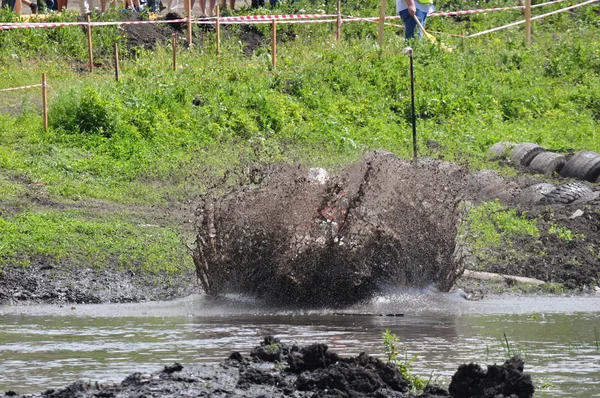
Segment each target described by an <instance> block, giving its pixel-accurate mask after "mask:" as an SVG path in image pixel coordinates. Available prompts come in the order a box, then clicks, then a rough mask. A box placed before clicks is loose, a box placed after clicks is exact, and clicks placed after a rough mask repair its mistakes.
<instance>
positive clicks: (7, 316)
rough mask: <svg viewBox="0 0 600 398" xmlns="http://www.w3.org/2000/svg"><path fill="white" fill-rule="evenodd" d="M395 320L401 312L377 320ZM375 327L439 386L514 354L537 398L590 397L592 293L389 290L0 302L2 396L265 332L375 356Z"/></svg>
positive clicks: (596, 361) (597, 379) (246, 342)
mask: <svg viewBox="0 0 600 398" xmlns="http://www.w3.org/2000/svg"><path fill="white" fill-rule="evenodd" d="M340 312H344V313H352V314H357V313H371V314H373V315H362V316H357V315H341V314H340ZM398 313H404V316H401V317H400V316H379V315H378V314H398ZM385 329H390V330H391V331H392V332H394V333H395V334H397V335H398V337H399V338H400V340H401V342H402V344H403V347H404V348H405V349H406V350H407V351H408V355H409V357H412V356H415V355H416V356H417V359H416V360H415V361H414V362H413V366H414V371H415V372H416V373H418V374H421V375H423V376H427V377H429V375H431V376H432V377H433V378H434V379H437V380H438V382H440V383H442V384H447V383H448V381H449V378H450V376H451V375H452V374H453V373H454V371H455V370H456V368H457V366H458V365H459V364H461V363H464V362H469V361H476V362H478V363H481V364H484V363H492V362H502V361H503V360H504V359H505V358H506V357H508V356H509V354H510V353H511V352H518V353H520V354H521V355H522V356H523V357H524V358H525V361H526V371H527V372H528V373H530V374H531V375H532V376H533V378H534V382H535V383H536V385H537V386H538V391H537V392H536V396H537V397H557V396H565V397H573V396H577V397H600V298H598V297H588V298H504V299H498V300H486V301H480V302H468V301H465V300H463V299H461V298H460V297H458V296H457V295H453V294H439V293H433V292H410V293H402V294H390V295H387V296H382V297H378V298H376V299H374V300H372V301H371V302H368V303H365V304H362V305H359V306H355V307H353V308H349V309H346V310H344V311H339V310H335V311H333V310H321V311H311V312H300V311H291V310H273V309H268V310H267V309H266V308H262V307H261V306H260V304H259V303H255V302H252V301H247V300H242V299H240V298H239V297H231V298H230V299H229V300H225V301H223V302H220V303H214V302H213V303H209V302H207V301H206V300H205V299H204V297H202V296H194V297H189V298H186V299H183V300H177V301H173V302H168V303H145V304H125V305H100V306H98V305H82V306H77V307H75V308H72V307H70V306H64V307H58V306H39V307H38V306H36V307H20V308H17V307H3V308H0V375H1V376H0V391H2V390H15V391H18V392H21V393H25V392H33V391H43V390H45V389H47V388H51V387H60V386H64V385H66V384H68V383H69V382H71V381H74V380H77V379H79V380H91V381H120V380H122V379H123V378H124V377H125V376H127V375H128V374H130V373H132V372H134V371H148V372H150V371H155V370H159V369H160V368H162V366H164V365H166V364H171V363H173V362H175V361H178V362H181V363H183V364H185V363H190V362H198V361H202V362H218V361H220V360H222V359H224V358H225V357H226V356H227V355H228V354H229V353H230V352H231V351H233V350H237V351H240V352H242V354H244V355H248V353H249V351H250V349H251V348H252V347H254V346H255V345H257V344H258V342H259V341H260V340H261V336H264V335H266V334H272V335H275V336H277V337H279V338H280V339H281V340H282V341H285V342H288V343H290V342H298V343H300V344H306V343H312V342H324V343H327V344H328V345H329V346H330V347H331V348H332V349H334V350H335V351H337V352H339V353H342V354H345V355H356V354H358V353H360V352H362V351H365V352H367V353H369V354H372V355H381V354H382V352H383V349H382V337H381V334H382V332H383V331H384V330H385ZM504 336H506V339H505V337H504ZM509 351H510V352H509ZM540 387H543V389H542V388H540Z"/></svg>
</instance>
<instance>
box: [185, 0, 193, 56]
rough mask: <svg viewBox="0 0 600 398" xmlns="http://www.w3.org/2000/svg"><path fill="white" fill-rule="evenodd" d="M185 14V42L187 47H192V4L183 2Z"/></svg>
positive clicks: (189, 1) (186, 0) (187, 1)
mask: <svg viewBox="0 0 600 398" xmlns="http://www.w3.org/2000/svg"><path fill="white" fill-rule="evenodd" d="M185 12H186V14H187V41H188V46H189V47H191V46H192V2H191V0H185Z"/></svg>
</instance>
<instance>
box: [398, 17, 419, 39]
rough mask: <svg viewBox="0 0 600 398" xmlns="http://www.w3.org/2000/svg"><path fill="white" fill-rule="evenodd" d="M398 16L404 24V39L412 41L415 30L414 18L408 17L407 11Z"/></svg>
mask: <svg viewBox="0 0 600 398" xmlns="http://www.w3.org/2000/svg"><path fill="white" fill-rule="evenodd" d="M399 15H400V18H402V22H403V23H404V37H406V38H407V39H412V38H413V37H415V28H416V27H417V23H416V22H415V20H414V18H413V17H411V16H410V14H409V13H408V10H402V11H400V14H399Z"/></svg>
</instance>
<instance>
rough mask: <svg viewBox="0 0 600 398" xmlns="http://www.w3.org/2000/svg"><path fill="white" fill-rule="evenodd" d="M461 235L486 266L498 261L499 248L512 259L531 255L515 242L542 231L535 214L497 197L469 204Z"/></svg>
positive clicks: (535, 236) (536, 235)
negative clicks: (506, 203) (495, 199)
mask: <svg viewBox="0 0 600 398" xmlns="http://www.w3.org/2000/svg"><path fill="white" fill-rule="evenodd" d="M460 235H461V236H462V237H463V239H464V240H465V241H466V242H467V243H468V244H469V245H470V246H471V247H472V248H473V255H474V256H475V257H477V258H478V260H480V261H479V262H478V263H479V266H480V267H483V266H484V265H485V264H486V263H493V262H496V261H497V258H496V253H498V249H500V248H502V252H503V254H505V255H507V256H509V257H510V258H511V259H512V260H518V259H519V258H523V257H525V256H527V255H529V254H530V253H524V252H523V251H522V249H519V248H518V245H515V243H516V242H521V241H522V240H523V239H524V238H533V239H537V238H539V236H540V231H539V229H538V227H537V220H536V219H535V218H530V217H528V215H527V214H526V213H519V212H517V211H516V210H515V209H509V208H507V207H505V206H503V205H502V204H500V202H499V201H494V202H484V203H481V204H479V205H477V206H475V207H471V208H469V209H468V212H467V215H466V218H465V221H464V222H463V224H462V226H461V228H460Z"/></svg>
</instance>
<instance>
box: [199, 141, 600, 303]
mask: <svg viewBox="0 0 600 398" xmlns="http://www.w3.org/2000/svg"><path fill="white" fill-rule="evenodd" d="M248 180H249V183H247V184H244V185H242V186H239V187H236V188H234V189H232V190H230V191H229V192H228V193H226V194H225V195H222V196H219V195H217V194H215V193H209V194H207V195H206V196H205V197H204V198H203V201H202V203H201V204H200V206H199V207H198V209H197V214H196V219H197V225H196V229H197V239H196V247H195V249H193V259H194V263H195V266H196V272H197V275H198V278H199V281H200V283H201V285H202V288H203V290H204V291H205V292H206V293H207V294H209V295H211V296H217V295H222V294H226V293H242V294H247V295H250V296H253V297H258V298H261V299H264V301H265V302H267V303H273V304H284V305H299V306H330V307H331V306H333V307H336V306H343V305H348V304H354V303H356V302H359V301H361V300H363V299H366V298H369V297H371V296H372V295H373V294H374V293H377V292H381V291H385V290H386V288H387V287H389V286H394V287H396V288H403V287H413V288H423V287H426V286H430V285H434V286H435V287H437V288H438V289H439V290H441V291H448V290H449V289H450V288H451V287H452V286H453V284H454V283H455V282H456V280H457V279H458V278H459V277H460V276H461V275H462V273H463V271H464V269H465V267H468V268H469V269H473V270H481V271H491V272H496V273H503V274H509V275H518V276H525V277H533V278H538V279H542V280H543V281H545V282H552V283H558V284H561V285H563V286H564V287H566V288H569V289H582V290H583V291H590V289H593V286H596V285H597V284H598V276H599V275H600V261H599V260H600V257H599V256H598V252H597V247H598V244H599V243H600V242H599V241H598V239H600V235H598V228H599V226H600V224H598V219H599V217H600V208H598V203H596V202H597V201H594V200H592V201H575V202H573V203H568V204H564V203H552V204H548V198H549V196H548V195H551V194H552V192H554V188H553V190H551V191H549V192H546V191H545V190H544V189H540V187H542V188H543V187H544V186H546V185H549V184H544V183H542V182H541V181H540V180H539V179H537V178H536V177H534V176H527V175H525V176H518V177H516V178H507V177H503V176H501V175H500V174H498V173H497V172H494V171H491V170H483V171H478V172H475V173H469V172H468V171H467V169H466V168H464V167H461V166H459V165H456V164H453V163H449V162H440V161H435V160H431V159H420V160H418V161H417V162H409V161H403V160H400V159H398V158H397V157H396V156H395V155H393V154H392V153H389V152H385V151H375V152H371V153H369V154H367V155H366V156H365V157H364V158H363V159H362V160H361V161H360V162H358V163H356V164H354V165H350V166H349V167H347V168H346V169H344V170H343V171H341V172H340V173H337V174H335V175H329V174H328V173H327V172H326V171H325V170H322V169H308V170H307V169H303V168H302V167H294V166H291V165H267V166H263V167H251V168H249V171H248ZM567 185H568V184H567ZM588 189H589V190H590V192H591V190H592V188H588ZM594 189H595V187H594ZM594 194H595V193H594ZM590 197H591V196H590ZM593 198H596V196H593ZM593 198H592V199H593ZM596 199H597V198H596ZM495 200H497V201H499V202H500V203H501V204H502V205H504V206H506V208H507V209H516V211H517V214H518V216H519V217H528V218H530V219H535V223H536V228H537V229H538V230H539V235H538V234H534V235H531V236H523V237H521V238H519V239H518V240H515V241H511V242H508V243H507V246H506V247H504V246H499V247H495V248H494V247H490V248H486V249H485V251H484V252H482V253H483V254H482V253H478V252H474V251H473V249H472V246H471V244H472V242H471V241H472V236H471V235H473V234H471V233H470V232H469V231H470V226H469V225H467V224H464V222H465V221H466V217H465V214H466V212H467V211H468V209H469V208H472V207H473V206H475V205H476V204H477V203H480V202H484V201H495ZM599 203H600V202H599ZM461 223H463V224H462V225H461ZM459 225H461V228H460V229H459V228H458V227H459ZM459 230H460V231H462V232H461V233H460V234H459V233H458V231H459ZM557 231H567V232H568V233H569V234H570V235H569V236H564V237H561V236H558V235H557V234H558V233H557ZM563 235H564V233H563ZM557 236H558V239H557ZM507 247H510V250H506V248H507ZM514 253H517V254H518V255H514ZM483 255H484V256H483ZM482 256H483V257H482ZM540 264H543V267H541V266H540ZM592 291H593V290H592ZM480 295H481V294H480Z"/></svg>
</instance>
